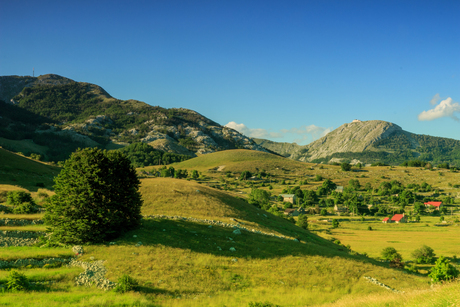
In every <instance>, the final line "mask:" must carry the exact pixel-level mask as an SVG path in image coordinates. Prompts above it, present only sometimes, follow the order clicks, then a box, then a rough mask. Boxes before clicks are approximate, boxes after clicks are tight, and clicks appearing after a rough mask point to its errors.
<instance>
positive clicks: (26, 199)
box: [6, 191, 34, 206]
mask: <svg viewBox="0 0 460 307" xmlns="http://www.w3.org/2000/svg"><path fill="white" fill-rule="evenodd" d="M6 203H7V204H8V205H10V206H19V205H21V204H23V203H33V204H34V200H33V199H32V196H31V195H30V193H28V192H25V191H11V192H8V194H7V201H6Z"/></svg>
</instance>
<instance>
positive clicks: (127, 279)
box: [114, 274, 139, 293]
mask: <svg viewBox="0 0 460 307" xmlns="http://www.w3.org/2000/svg"><path fill="white" fill-rule="evenodd" d="M138 289H139V283H138V282H137V280H135V279H134V278H132V277H131V276H129V275H126V274H125V275H123V276H121V277H120V278H118V283H117V285H116V287H115V288H114V291H115V292H117V293H125V292H128V291H137V290H138Z"/></svg>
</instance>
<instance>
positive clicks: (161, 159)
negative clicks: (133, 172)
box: [118, 142, 192, 167]
mask: <svg viewBox="0 0 460 307" xmlns="http://www.w3.org/2000/svg"><path fill="white" fill-rule="evenodd" d="M118 150H119V151H120V152H122V153H124V154H125V155H126V157H127V158H128V159H129V160H130V161H131V164H132V165H133V166H134V167H145V166H149V165H164V164H171V163H175V162H182V161H185V160H188V159H190V158H192V157H191V156H187V155H180V154H175V153H169V152H164V151H160V150H156V149H154V148H153V147H152V146H150V145H148V144H146V143H140V142H139V143H133V144H131V145H128V146H126V147H123V148H121V149H118Z"/></svg>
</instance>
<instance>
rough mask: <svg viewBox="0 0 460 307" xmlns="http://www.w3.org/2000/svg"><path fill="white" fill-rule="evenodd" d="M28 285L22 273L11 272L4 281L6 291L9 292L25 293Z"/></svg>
mask: <svg viewBox="0 0 460 307" xmlns="http://www.w3.org/2000/svg"><path fill="white" fill-rule="evenodd" d="M29 288H30V283H29V280H28V279H27V277H26V276H25V275H24V274H23V273H19V272H18V271H11V272H10V274H9V275H8V277H7V279H6V289H7V290H10V291H27V290H29Z"/></svg>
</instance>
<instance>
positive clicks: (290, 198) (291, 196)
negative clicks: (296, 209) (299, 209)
mask: <svg viewBox="0 0 460 307" xmlns="http://www.w3.org/2000/svg"><path fill="white" fill-rule="evenodd" d="M280 196H281V197H283V201H285V202H288V203H291V204H294V203H295V201H296V199H297V197H296V196H295V194H280Z"/></svg>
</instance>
